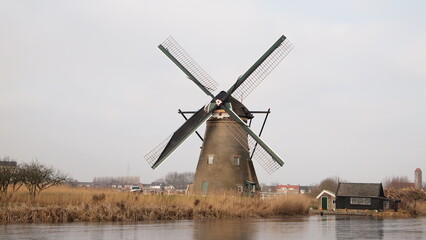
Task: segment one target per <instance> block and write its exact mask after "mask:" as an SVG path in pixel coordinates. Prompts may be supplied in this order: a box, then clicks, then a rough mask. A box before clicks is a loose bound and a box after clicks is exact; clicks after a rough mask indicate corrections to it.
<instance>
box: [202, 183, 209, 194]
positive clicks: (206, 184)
mask: <svg viewBox="0 0 426 240" xmlns="http://www.w3.org/2000/svg"><path fill="white" fill-rule="evenodd" d="M208 190H209V183H208V182H207V181H204V182H203V184H202V185H201V191H202V192H203V194H207V191H208Z"/></svg>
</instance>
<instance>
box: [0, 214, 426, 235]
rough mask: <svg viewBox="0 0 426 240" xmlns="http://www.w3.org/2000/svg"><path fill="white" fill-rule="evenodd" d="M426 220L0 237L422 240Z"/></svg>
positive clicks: (41, 227)
mask: <svg viewBox="0 0 426 240" xmlns="http://www.w3.org/2000/svg"><path fill="white" fill-rule="evenodd" d="M423 229H426V218H411V219H377V218H372V217H360V216H310V217H293V218H286V219H225V220H187V221H186V220H182V221H154V222H140V223H133V224H128V223H116V224H115V223H72V224H56V225H48V224H12V225H0V239H40V240H41V239H43V240H44V239H47V240H48V239H55V240H56V239H63V240H68V239H69V240H79V239H87V240H97V239H105V240H108V239H111V240H116V239H133V240H141V239H150V240H151V239H152V240H155V239H160V240H167V239H173V240H180V239H202V240H208V239H221V240H225V239H237V240H239V239H244V240H246V239H247V240H257V239H262V240H263V239H339V240H341V239H426V232H425V231H424V230H423Z"/></svg>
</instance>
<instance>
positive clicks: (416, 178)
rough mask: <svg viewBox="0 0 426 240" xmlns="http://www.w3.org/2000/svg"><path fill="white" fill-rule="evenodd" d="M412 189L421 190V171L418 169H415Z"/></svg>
mask: <svg viewBox="0 0 426 240" xmlns="http://www.w3.org/2000/svg"><path fill="white" fill-rule="evenodd" d="M414 187H415V188H418V189H421V188H422V170H421V169H420V168H416V170H415V171H414Z"/></svg>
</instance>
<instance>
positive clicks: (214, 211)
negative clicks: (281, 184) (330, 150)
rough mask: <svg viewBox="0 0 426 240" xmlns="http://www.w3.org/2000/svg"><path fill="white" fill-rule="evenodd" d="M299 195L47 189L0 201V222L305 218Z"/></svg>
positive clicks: (307, 202)
mask: <svg viewBox="0 0 426 240" xmlns="http://www.w3.org/2000/svg"><path fill="white" fill-rule="evenodd" d="M310 202H311V200H310V199H309V198H308V197H307V196H304V195H299V194H297V195H283V196H281V197H276V198H272V199H265V200H262V199H260V198H247V197H241V196H238V195H233V194H220V195H219V194H218V195H212V196H206V197H202V196H186V195H141V194H134V193H130V192H119V191H114V190H109V189H88V188H75V187H74V188H73V187H67V186H58V187H52V188H51V189H48V190H46V191H44V192H42V193H40V194H39V195H37V196H36V197H35V198H32V197H31V196H29V194H28V192H26V191H21V192H20V191H18V192H15V193H13V194H9V195H8V196H3V197H2V198H1V200H0V223H42V222H43V223H44V222H49V223H63V222H76V221H77V222H92V221H96V222H103V221H123V222H129V221H143V220H177V219H217V218H262V217H279V216H292V215H306V214H308V209H309V206H310Z"/></svg>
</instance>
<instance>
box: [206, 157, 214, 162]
mask: <svg viewBox="0 0 426 240" xmlns="http://www.w3.org/2000/svg"><path fill="white" fill-rule="evenodd" d="M213 159H214V156H213V155H209V156H208V157H207V164H213Z"/></svg>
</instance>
